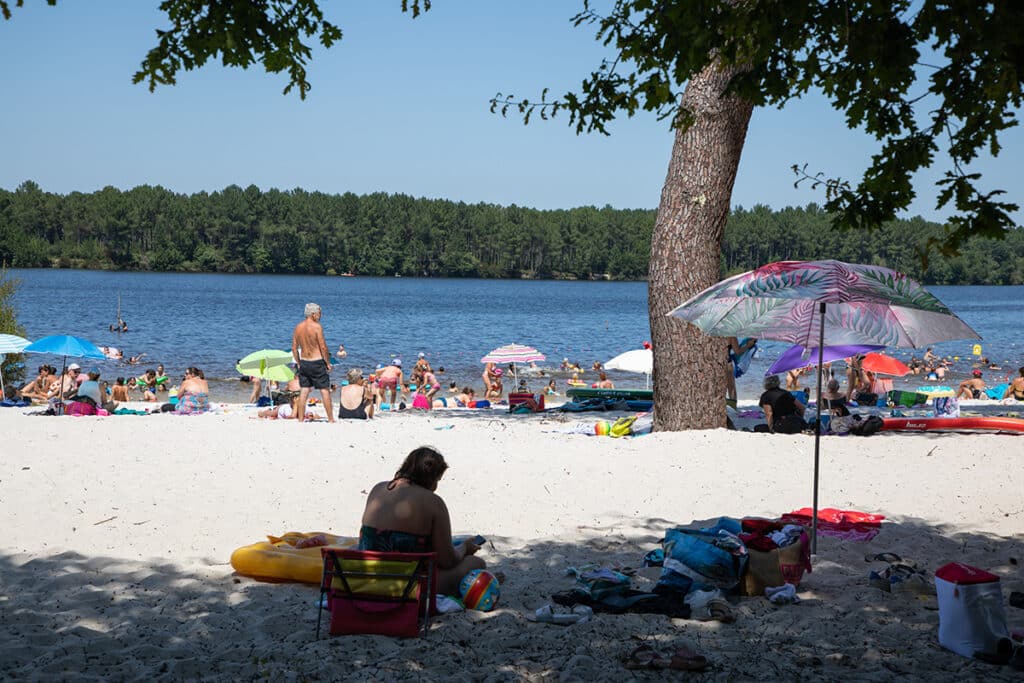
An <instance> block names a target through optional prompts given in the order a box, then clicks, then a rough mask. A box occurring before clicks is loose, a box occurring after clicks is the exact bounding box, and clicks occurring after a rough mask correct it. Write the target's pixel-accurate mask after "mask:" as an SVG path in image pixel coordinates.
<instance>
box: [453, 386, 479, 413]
mask: <svg viewBox="0 0 1024 683" xmlns="http://www.w3.org/2000/svg"><path fill="white" fill-rule="evenodd" d="M475 400H476V391H474V390H473V387H462V392H461V393H459V394H456V395H455V405H457V406H458V407H460V408H465V407H467V406H468V405H469V404H470V402H472V401H475Z"/></svg>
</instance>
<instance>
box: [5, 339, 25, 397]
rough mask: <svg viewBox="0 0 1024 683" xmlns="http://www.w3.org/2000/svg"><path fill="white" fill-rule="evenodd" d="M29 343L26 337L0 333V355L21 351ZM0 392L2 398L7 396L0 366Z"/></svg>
mask: <svg viewBox="0 0 1024 683" xmlns="http://www.w3.org/2000/svg"><path fill="white" fill-rule="evenodd" d="M29 343H30V342H29V340H28V339H25V338H24V337H19V336H18V335H16V334H0V356H6V355H7V354H8V353H21V352H22V351H24V350H25V347H26V346H28V345H29ZM0 365H2V363H0ZM0 394H2V395H3V397H4V398H7V390H6V389H5V388H4V373H3V368H2V367H0Z"/></svg>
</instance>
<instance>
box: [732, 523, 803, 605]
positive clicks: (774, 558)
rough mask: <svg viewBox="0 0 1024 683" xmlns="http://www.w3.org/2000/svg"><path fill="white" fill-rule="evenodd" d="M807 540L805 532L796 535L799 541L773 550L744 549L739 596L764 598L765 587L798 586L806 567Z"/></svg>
mask: <svg viewBox="0 0 1024 683" xmlns="http://www.w3.org/2000/svg"><path fill="white" fill-rule="evenodd" d="M809 548H810V538H809V537H808V535H807V532H803V533H801V534H800V540H799V541H797V542H796V543H791V544H789V545H787V546H783V547H781V548H775V549H774V550H768V551H764V550H754V549H753V548H748V554H749V560H748V562H747V571H746V572H745V573H744V574H743V583H742V584H741V585H740V593H741V594H742V595H764V589H765V588H767V587H769V586H781V585H782V584H784V583H790V584H793V585H794V586H799V585H800V579H802V578H803V576H804V571H806V569H807V567H810V555H809Z"/></svg>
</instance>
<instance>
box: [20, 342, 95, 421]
mask: <svg viewBox="0 0 1024 683" xmlns="http://www.w3.org/2000/svg"><path fill="white" fill-rule="evenodd" d="M24 352H25V353H49V354H52V355H54V356H63V361H62V362H61V369H60V374H61V382H63V381H64V380H63V378H64V372H65V370H66V369H67V362H68V356H71V357H72V358H99V359H102V358H106V355H104V353H103V352H102V351H100V347H98V346H96V345H95V344H93V343H92V342H91V341H88V340H87V339H82V338H81V337H72V336H71V335H68V334H53V335H50V336H49V337H42V338H40V339H36V340H35V341H34V342H32V343H31V344H29V345H28V346H26V347H25V349H24ZM62 386H63V385H62ZM57 405H58V406H62V405H63V404H61V403H58V404H57Z"/></svg>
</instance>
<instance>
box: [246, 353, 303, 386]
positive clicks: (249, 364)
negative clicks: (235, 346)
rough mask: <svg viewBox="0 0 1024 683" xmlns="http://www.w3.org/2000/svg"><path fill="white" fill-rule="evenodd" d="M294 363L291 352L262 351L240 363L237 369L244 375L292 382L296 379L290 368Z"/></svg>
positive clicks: (252, 354) (251, 354)
mask: <svg viewBox="0 0 1024 683" xmlns="http://www.w3.org/2000/svg"><path fill="white" fill-rule="evenodd" d="M293 362H295V359H294V358H293V357H292V354H291V351H279V350H277V349H261V350H259V351H253V352H252V353H250V354H249V355H248V356H246V357H245V358H243V359H242V360H240V361H238V364H237V365H236V366H235V369H236V370H238V372H240V373H241V374H243V375H250V376H252V377H259V378H260V379H267V380H271V381H274V382H290V381H291V379H292V378H293V377H295V371H294V370H292V369H291V367H289V365H290V364H291V363H293Z"/></svg>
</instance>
